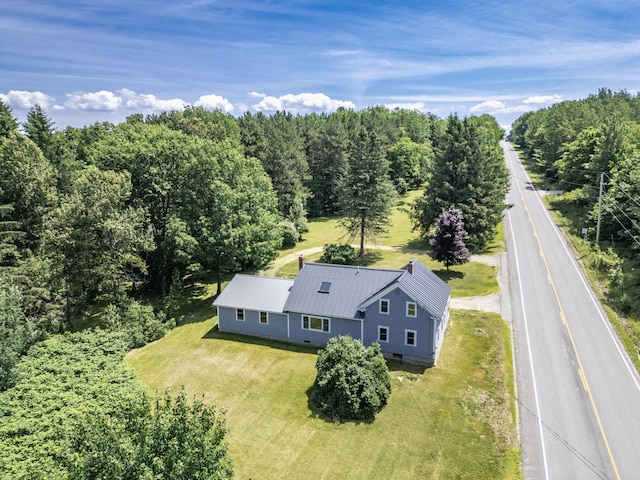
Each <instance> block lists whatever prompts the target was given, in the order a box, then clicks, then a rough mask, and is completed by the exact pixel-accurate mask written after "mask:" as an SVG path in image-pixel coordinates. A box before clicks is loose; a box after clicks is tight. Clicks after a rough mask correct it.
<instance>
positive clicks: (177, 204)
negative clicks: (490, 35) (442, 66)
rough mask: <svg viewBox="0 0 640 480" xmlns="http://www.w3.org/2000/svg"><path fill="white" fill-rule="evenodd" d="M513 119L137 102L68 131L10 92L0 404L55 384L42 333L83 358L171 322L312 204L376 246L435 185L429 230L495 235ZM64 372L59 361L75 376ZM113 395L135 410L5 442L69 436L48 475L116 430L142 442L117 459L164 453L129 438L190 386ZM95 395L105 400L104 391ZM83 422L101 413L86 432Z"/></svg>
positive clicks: (278, 239)
mask: <svg viewBox="0 0 640 480" xmlns="http://www.w3.org/2000/svg"><path fill="white" fill-rule="evenodd" d="M503 134H504V132H503V131H502V129H501V128H500V127H499V126H498V124H497V123H496V121H495V119H493V118H492V117H489V116H486V115H485V116H482V117H471V118H465V119H460V118H458V117H457V116H455V115H452V116H450V117H449V118H447V119H439V118H437V117H436V116H434V115H431V114H423V113H419V112H415V111H408V110H402V109H396V110H389V109H387V108H384V107H372V108H368V109H365V110H362V111H353V110H345V109H340V110H338V111H337V112H334V113H331V114H311V115H305V116H294V115H291V114H289V113H286V112H277V113H275V114H273V115H270V116H267V115H264V114H261V113H258V114H251V113H246V114H245V115H243V116H241V117H239V118H234V117H232V116H230V115H227V114H225V113H223V112H220V111H208V110H205V109H202V108H195V107H193V108H192V107H190V108H187V109H185V110H183V111H173V112H163V113H161V114H157V115H148V116H146V117H145V116H143V115H141V114H136V115H132V116H130V117H128V118H127V119H126V121H124V122H122V123H120V124H117V125H115V124H111V123H107V122H104V123H95V124H93V125H89V126H86V127H83V128H74V127H67V128H64V129H62V130H56V129H55V128H54V125H53V123H52V121H51V119H50V118H49V117H47V115H46V112H44V110H43V109H42V108H40V107H39V106H36V107H34V108H33V109H32V110H31V111H30V112H29V113H28V115H27V120H26V122H25V123H24V124H23V125H19V124H18V122H17V121H16V119H15V118H14V117H13V114H12V112H11V109H10V108H9V107H8V106H7V105H5V104H4V103H2V102H0V392H2V391H3V390H4V393H2V394H1V395H3V403H4V402H5V401H6V402H7V403H6V407H5V409H4V410H3V412H4V413H3V415H4V417H3V418H5V420H7V419H9V418H11V417H12V415H14V413H15V415H17V416H16V418H20V415H23V414H24V412H23V410H21V408H22V407H20V406H19V403H20V402H19V400H17V399H19V398H21V395H24V392H27V391H31V389H33V391H34V392H37V391H38V389H40V388H41V384H40V383H38V382H40V381H41V380H37V381H35V383H33V382H32V381H31V380H30V379H29V378H28V376H29V375H31V373H28V372H32V370H28V368H31V367H28V366H29V365H30V363H29V362H33V361H40V360H38V358H40V355H41V353H39V352H43V350H42V349H43V348H44V349H45V350H46V349H48V348H54V346H55V348H58V347H57V346H58V345H61V347H60V348H61V350H60V351H59V352H58V353H59V354H60V355H67V354H68V355H69V356H68V357H64V358H65V359H66V360H65V362H67V363H68V364H69V365H72V364H74V362H84V361H85V360H83V359H84V356H83V355H82V354H81V352H82V351H84V349H88V350H89V351H95V352H98V351H100V350H104V349H105V347H104V343H105V342H106V343H109V342H112V341H115V340H113V339H112V338H111V337H108V336H107V337H105V335H115V336H116V337H117V343H118V345H119V346H118V347H117V348H118V349H120V348H121V347H120V345H122V348H124V349H125V350H126V349H131V348H136V347H139V346H142V345H144V344H145V343H147V342H149V341H153V340H156V339H158V338H161V337H162V336H163V335H164V334H165V333H166V332H167V331H168V330H169V329H170V328H172V327H173V326H174V325H175V320H174V319H173V318H172V316H173V311H172V305H174V304H175V302H174V301H173V300H175V297H176V296H179V295H180V294H181V292H182V290H183V289H184V288H185V284H187V283H189V282H195V281H200V280H203V279H207V280H208V279H213V280H214V281H215V282H216V283H217V284H218V290H220V287H221V284H222V281H223V280H224V279H225V278H228V276H229V275H230V274H232V273H235V272H239V271H256V270H259V269H261V268H263V267H264V266H266V265H267V264H268V263H269V262H271V261H272V260H273V259H274V258H275V257H276V256H277V252H278V249H280V248H282V247H291V246H293V245H295V243H296V242H298V241H299V240H300V239H301V238H302V236H303V235H304V233H305V232H306V231H307V228H308V227H307V221H308V219H309V218H315V217H320V216H339V218H340V224H341V225H342V227H343V228H344V229H345V233H346V235H347V236H349V237H350V238H352V239H359V240H360V245H361V249H360V254H362V253H363V248H364V239H365V237H370V236H375V235H377V234H379V233H380V232H382V231H385V229H386V228H388V218H389V215H390V211H391V208H392V207H393V206H394V204H395V201H396V199H397V198H398V196H399V195H402V194H404V193H405V192H407V191H408V190H413V189H422V190H423V194H422V196H421V197H420V200H419V201H418V202H417V203H416V204H415V205H413V206H412V218H413V222H414V226H415V228H417V229H419V230H420V232H421V233H422V235H423V236H424V237H425V238H427V237H428V236H429V233H430V232H431V231H432V229H433V224H434V222H435V221H436V219H437V218H438V216H439V215H440V214H441V213H442V212H444V211H446V210H448V209H450V208H451V207H456V208H457V209H459V210H460V211H461V212H462V215H463V216H464V228H465V230H466V231H467V232H468V236H467V238H466V239H465V241H466V242H467V243H468V245H469V246H470V248H472V249H473V250H476V251H479V250H482V249H483V248H484V247H485V246H486V244H487V243H488V241H489V240H490V238H492V235H493V231H494V229H495V227H496V225H497V224H498V223H499V221H500V218H501V217H500V216H501V211H502V209H503V208H504V204H503V199H504V195H505V193H506V185H507V174H506V169H505V168H504V165H503V162H502V156H501V154H500V149H499V147H498V143H499V140H500V139H501V138H502V136H503ZM149 297H151V298H159V299H160V300H161V301H156V302H154V304H155V305H156V308H153V307H152V306H151V305H150V304H149V302H146V301H144V299H145V298H147V299H148V298H149ZM157 305H160V308H158V307H157ZM87 327H100V330H96V331H95V332H94V331H93V330H89V331H87V330H86V329H87ZM79 331H80V332H79ZM73 332H79V333H73ZM54 334H55V335H54ZM48 337H51V338H50V339H49V340H46V341H45V339H46V338H48ZM95 342H99V343H100V345H99V346H98V347H95ZM78 343H80V344H83V345H84V346H78ZM85 344H86V345H85ZM27 352H29V354H28V355H25V354H27ZM47 355H48V354H47ZM47 358H49V357H47ZM61 358H62V357H61ZM109 358H110V359H109V360H107V359H103V360H101V361H102V362H103V365H107V364H108V363H109V362H111V361H112V360H113V359H115V360H113V361H114V362H116V363H118V362H121V353H120V350H118V351H117V352H115V353H114V355H113V356H110V357H109ZM47 361H50V360H47ZM104 362H106V363H104ZM39 365H44V363H42V362H41V363H39ZM27 367H28V368H27ZM70 368H71V370H70V371H71V372H73V371H74V367H70ZM98 370H99V369H98ZM76 371H77V372H79V371H80V370H76ZM95 374H96V375H98V376H99V375H100V372H99V371H97V372H95ZM59 375H62V376H59ZM64 375H66V373H65V372H58V373H52V374H51V376H49V377H47V378H48V379H49V380H51V379H53V378H55V380H54V381H56V382H58V381H62V382H71V380H64V378H66V377H64ZM105 375H106V374H105ZM126 375H128V374H125V377H126ZM105 378H106V377H105ZM43 381H44V380H43ZM91 381H94V380H91ZM95 381H98V380H95ZM105 381H106V380H105ZM127 381H128V380H127ZM72 383H73V382H72ZM116 383H117V382H116ZM131 388H133V389H134V390H135V389H137V388H138V387H133V386H132V387H131ZM77 392H80V390H78V391H77ZM30 394H31V393H29V395H30ZM80 397H82V395H80ZM116 397H117V394H114V395H112V396H108V395H107V396H106V397H104V398H103V397H101V398H102V400H100V401H99V402H98V404H97V406H96V408H98V409H106V410H105V411H109V412H111V411H112V410H113V409H114V408H116V407H117V408H118V412H119V414H120V415H122V416H121V417H117V416H116V417H114V418H117V419H119V420H117V421H114V422H112V423H109V422H107V423H100V422H98V423H86V422H85V420H86V419H78V418H77V417H75V416H73V415H71V417H72V418H71V420H73V422H71V420H70V422H71V423H67V422H66V421H63V422H61V423H60V425H59V426H60V428H61V429H62V430H55V429H54V430H55V431H54V430H51V431H50V430H47V429H49V426H48V425H49V424H48V423H46V422H44V423H42V424H41V427H42V428H40V427H36V426H34V425H36V424H38V422H39V420H38V421H36V420H34V421H30V422H31V423H30V425H32V427H29V429H22V427H20V425H18V424H16V423H15V422H8V423H4V422H0V443H4V442H5V441H8V442H9V439H10V442H9V443H8V444H7V445H9V444H10V445H15V446H16V447H15V448H16V450H11V451H10V452H9V453H10V454H11V455H12V456H11V457H10V458H12V462H13V461H18V460H16V459H17V458H18V457H19V456H20V453H19V452H20V451H21V448H22V447H21V446H20V445H23V443H24V442H27V443H28V442H34V441H39V440H34V438H35V439H37V438H40V437H39V436H43V437H42V439H44V440H43V441H47V442H52V441H54V440H52V438H58V437H56V436H57V435H62V436H63V437H64V438H62V437H60V438H58V440H60V441H61V442H62V443H61V445H64V446H65V448H67V451H66V453H64V452H63V453H60V451H59V450H56V451H55V452H54V451H53V450H52V451H51V452H49V451H46V452H44V451H40V453H42V455H44V457H46V458H47V459H48V460H46V461H44V463H42V465H44V466H43V469H44V470H42V471H44V472H45V475H46V472H48V471H49V470H47V469H49V468H50V469H51V471H52V472H53V471H58V470H57V469H61V470H60V471H63V472H66V473H64V474H61V478H67V477H66V475H67V474H69V475H71V474H72V473H73V472H74V470H73V468H75V467H73V465H70V464H67V463H64V462H67V461H68V460H69V458H70V457H69V456H68V455H67V454H69V455H71V456H73V455H76V456H75V457H73V458H75V459H76V460H77V461H76V462H75V463H74V465H76V466H78V465H80V466H81V470H82V471H80V470H78V472H79V473H77V475H76V474H73V475H76V477H73V476H72V475H71V478H89V476H90V475H89V473H87V472H89V471H91V469H94V470H95V469H97V468H98V467H96V466H95V465H99V461H100V459H99V458H98V456H99V455H98V452H97V450H96V449H95V448H94V447H95V446H96V445H99V444H100V441H102V440H101V439H103V440H104V441H107V440H108V439H111V440H113V442H114V443H113V444H110V445H106V444H104V445H103V446H104V447H105V448H107V447H108V448H112V449H115V450H117V451H119V452H120V453H121V454H122V455H125V454H127V455H133V456H132V457H131V456H130V457H127V458H124V457H122V458H120V460H118V461H117V462H116V463H118V462H119V463H118V465H125V464H126V465H134V464H135V465H138V466H140V465H142V464H144V465H146V463H145V462H148V461H149V462H155V464H158V465H159V462H160V460H158V459H155V460H154V458H155V457H153V455H151V453H149V452H148V451H146V450H140V449H138V447H135V446H132V445H134V444H135V445H137V444H136V442H142V444H144V442H146V441H147V440H146V439H147V437H146V435H154V433H153V432H152V431H148V430H145V429H146V428H147V426H148V423H149V422H152V421H151V420H145V419H149V418H151V417H150V416H153V415H163V413H162V412H163V410H162V405H166V404H167V403H169V404H170V405H174V403H173V402H177V404H179V405H180V402H181V401H184V399H182V400H180V398H176V399H172V398H169V397H167V398H166V399H165V400H164V403H162V401H161V402H160V403H157V405H156V409H155V410H148V409H147V410H145V409H142V410H141V409H140V408H138V407H140V405H141V404H140V403H139V402H140V401H141V400H140V398H142V397H136V398H135V399H134V400H132V402H130V403H127V404H126V405H124V404H123V405H120V406H113V405H110V404H109V398H116ZM74 398H75V397H74ZM85 400H86V401H87V402H88V404H89V405H94V404H95V402H94V400H95V398H94V399H93V400H91V399H87V398H85ZM143 400H144V401H142V403H144V402H147V403H150V402H149V398H147V397H144V398H143ZM92 402H94V403H92ZM136 402H138V403H136ZM62 407H63V405H62V404H58V403H56V402H55V401H53V400H52V399H48V400H46V401H45V400H43V405H42V411H49V412H58V413H59V414H60V416H61V417H60V418H62V417H65V416H66V413H64V412H66V410H64V409H63V408H62ZM14 409H15V411H14ZM36 410H37V409H36ZM12 412H14V413H12ZM127 412H129V413H127ZM182 412H183V413H182V415H183V417H184V416H186V417H189V418H190V419H191V420H189V421H190V422H191V423H192V424H194V425H196V426H195V427H194V428H196V429H197V428H200V430H199V432H200V434H203V433H202V432H203V431H204V430H202V428H204V427H197V424H198V422H201V425H202V424H203V423H202V422H204V424H206V425H209V426H210V427H211V428H210V430H211V429H213V430H212V431H213V432H214V434H215V435H216V438H217V439H218V440H219V441H220V442H221V441H222V438H223V433H222V430H223V429H222V430H216V428H217V427H215V425H218V424H217V423H216V422H213V423H212V422H210V421H208V420H206V419H207V418H209V419H210V418H211V416H212V414H211V413H210V412H208V410H202V409H200V410H199V411H198V412H195V413H194V412H192V413H189V412H186V411H185V410H184V409H183V410H182ZM32 413H34V414H36V415H40V413H42V412H38V411H36V412H32ZM114 415H115V413H114ZM195 417H198V418H199V420H198V419H196V418H195ZM203 417H206V418H204V419H203ZM38 418H41V417H38ZM101 418H103V419H104V418H106V416H105V417H101ZM136 419H137V420H136ZM183 420H184V419H183ZM118 422H123V423H118ZM127 422H130V423H127ZM131 422H133V423H131ZM194 422H195V423H194ZM207 422H209V423H207ZM18 423H19V422H18ZM83 423H86V425H88V428H89V427H90V429H89V430H87V431H84V433H82V434H81V436H80V437H76V436H74V435H76V434H78V430H77V429H78V428H80V426H81V425H82V424H83ZM129 424H130V425H132V426H133V427H135V429H136V430H135V431H136V432H138V433H136V435H138V436H137V437H135V438H133V437H130V436H123V435H122V431H123V430H122V428H123V427H122V425H129ZM214 427H215V428H214ZM220 428H222V427H220ZM51 432H53V433H51ZM61 432H66V433H61ZM216 432H217V433H216ZM157 434H158V435H160V436H162V435H163V433H162V432H157ZM34 435H35V436H34ZM48 435H53V437H49V436H48ZM83 439H84V440H83ZM105 439H106V440H105ZM56 441H57V440H56ZM83 441H84V442H85V443H83ZM118 442H120V443H118ZM24 445H26V443H24ZM216 445H217V444H216ZM221 445H222V444H221ZM10 448H14V447H10ZM193 448H196V447H193ZM216 448H217V447H216ZM220 448H221V449H222V450H220V451H221V452H223V451H224V452H226V450H224V446H221V447H220ZM224 452H223V453H224ZM23 453H24V452H23ZM32 453H34V452H32ZM36 454H37V452H35V453H34V455H36ZM61 455H62V456H61ZM65 455H66V456H65ZM145 455H151V456H145ZM0 456H1V455H0ZM36 457H37V455H36V456H35V457H33V458H32V457H29V458H26V457H25V459H24V461H25V462H26V463H17V464H16V467H15V471H16V472H29V471H30V468H31V467H29V465H35V464H38V462H41V461H43V460H42V458H40V459H39V460H38V458H36ZM44 457H43V458H44ZM52 458H53V460H52ZM220 459H221V465H222V467H221V470H220V471H221V472H222V473H221V477H220V478H226V477H225V475H227V474H230V473H229V472H230V471H231V470H230V469H229V468H230V467H229V468H227V467H228V465H227V460H228V459H227V457H226V453H225V454H222V453H221V456H220ZM49 461H51V462H53V463H50V462H49ZM29 462H31V463H29ZM96 462H98V463H96ZM127 462H129V463H127ZM116 467H117V465H111V466H109V467H107V466H104V465H103V466H102V467H100V468H116ZM78 468H80V467H78ZM131 468H132V469H134V467H133V466H131ZM167 468H168V467H167ZM194 468H195V467H194ZM203 468H204V467H203ZM83 469H84V470H83ZM114 471H115V470H114ZM131 471H132V472H133V471H134V470H131ZM136 471H137V470H136ZM82 472H84V473H82ZM138 473H139V472H138ZM147 474H149V472H147ZM52 475H53V474H52ZM83 475H86V476H84V477H83ZM131 475H132V477H131V478H137V477H135V475H134V474H133V473H132V474H131ZM140 475H142V474H140ZM18 478H19V477H18ZM52 478H55V476H54V477H52ZM123 478H124V477H123Z"/></svg>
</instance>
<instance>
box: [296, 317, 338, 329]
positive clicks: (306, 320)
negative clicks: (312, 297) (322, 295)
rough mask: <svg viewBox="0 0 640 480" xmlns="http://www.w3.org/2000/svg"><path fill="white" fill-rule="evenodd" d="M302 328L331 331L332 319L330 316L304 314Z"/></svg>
mask: <svg viewBox="0 0 640 480" xmlns="http://www.w3.org/2000/svg"><path fill="white" fill-rule="evenodd" d="M302 328H303V329H304V330H315V331H317V332H326V333H329V332H330V331H331V321H330V320H329V319H328V318H323V317H313V316H311V315H303V316H302Z"/></svg>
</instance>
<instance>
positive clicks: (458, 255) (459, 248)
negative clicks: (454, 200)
mask: <svg viewBox="0 0 640 480" xmlns="http://www.w3.org/2000/svg"><path fill="white" fill-rule="evenodd" d="M466 236H467V232H466V231H465V230H464V222H463V220H462V212H461V211H460V210H459V209H457V208H455V207H454V206H451V207H449V210H447V211H444V212H442V213H441V214H440V215H438V218H437V219H436V222H435V225H434V229H433V232H432V233H431V235H430V236H429V244H430V245H431V251H430V252H429V256H430V257H431V258H433V259H434V260H435V261H436V262H442V263H443V264H444V266H445V267H447V270H449V267H451V266H453V265H461V264H463V263H467V262H468V261H469V259H470V258H471V254H470V253H469V250H468V249H467V247H466V246H465V244H464V239H465V237H466Z"/></svg>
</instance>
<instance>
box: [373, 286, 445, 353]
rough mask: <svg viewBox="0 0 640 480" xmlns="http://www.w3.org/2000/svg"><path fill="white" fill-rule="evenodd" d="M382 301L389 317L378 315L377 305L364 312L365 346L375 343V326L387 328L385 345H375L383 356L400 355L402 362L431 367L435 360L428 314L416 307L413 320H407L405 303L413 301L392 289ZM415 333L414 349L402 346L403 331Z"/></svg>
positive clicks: (432, 326) (376, 338)
mask: <svg viewBox="0 0 640 480" xmlns="http://www.w3.org/2000/svg"><path fill="white" fill-rule="evenodd" d="M382 298H384V299H387V300H389V314H388V315H387V314H382V313H380V311H379V302H378V301H376V302H373V303H372V304H371V305H369V306H368V307H367V309H366V312H365V321H364V341H363V343H364V344H365V345H370V344H371V343H372V342H375V341H378V326H380V325H383V326H386V327H388V337H387V342H379V343H380V348H381V350H382V351H383V352H384V353H385V354H386V355H387V356H392V355H393V354H399V355H402V358H403V360H413V361H420V362H421V363H427V364H432V363H433V362H434V360H435V353H436V347H435V345H434V338H433V331H434V324H433V320H432V319H431V317H430V316H429V314H428V313H427V312H426V311H425V310H423V309H422V308H420V307H419V306H417V308H416V313H417V316H416V317H415V318H414V317H407V315H406V313H407V310H406V309H407V302H414V303H415V300H414V299H412V298H411V297H409V296H408V295H407V294H406V293H404V292H403V291H402V290H401V289H400V288H395V289H393V290H392V291H391V292H389V293H388V294H387V295H384V296H383V297H382ZM406 330H414V331H415V332H416V345H415V346H408V345H405V333H406V332H405V331H406Z"/></svg>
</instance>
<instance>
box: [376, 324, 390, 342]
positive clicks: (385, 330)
mask: <svg viewBox="0 0 640 480" xmlns="http://www.w3.org/2000/svg"><path fill="white" fill-rule="evenodd" d="M378 341H379V342H384V343H387V342H388V341H389V327H385V326H383V325H378Z"/></svg>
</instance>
